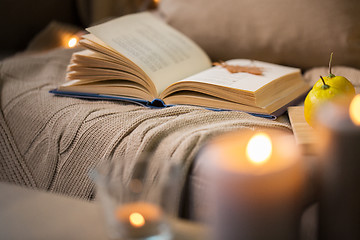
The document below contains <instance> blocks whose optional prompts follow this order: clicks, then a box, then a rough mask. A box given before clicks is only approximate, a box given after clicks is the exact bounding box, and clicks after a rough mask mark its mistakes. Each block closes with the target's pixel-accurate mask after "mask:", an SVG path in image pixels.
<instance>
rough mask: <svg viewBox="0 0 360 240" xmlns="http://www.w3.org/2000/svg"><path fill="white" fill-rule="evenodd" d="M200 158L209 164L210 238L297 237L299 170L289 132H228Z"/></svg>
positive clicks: (297, 152) (234, 239)
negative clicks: (211, 231) (211, 234)
mask: <svg viewBox="0 0 360 240" xmlns="http://www.w3.org/2000/svg"><path fill="white" fill-rule="evenodd" d="M199 158H204V159H202V160H204V161H207V162H208V163H209V169H208V174H207V175H208V176H209V179H207V181H209V182H210V183H209V185H210V186H211V189H209V194H210V196H209V199H212V200H213V202H211V203H210V204H209V211H212V214H210V217H211V219H210V220H209V224H211V227H212V229H213V231H214V239H216V240H220V239H226V240H238V239H246V240H254V239H277V240H282V239H287V240H291V239H297V238H298V225H299V220H300V215H301V194H302V188H303V180H304V168H303V165H302V161H300V154H299V151H298V149H297V147H296V145H295V142H294V139H293V136H292V135H289V134H286V133H284V132H280V131H279V132H277V131H267V132H259V133H254V132H253V131H240V132H234V133H229V134H225V135H223V136H220V137H218V138H216V139H214V141H212V142H211V143H209V144H208V145H207V146H205V148H204V149H203V151H202V152H201V153H200V156H199ZM200 161H201V160H200Z"/></svg>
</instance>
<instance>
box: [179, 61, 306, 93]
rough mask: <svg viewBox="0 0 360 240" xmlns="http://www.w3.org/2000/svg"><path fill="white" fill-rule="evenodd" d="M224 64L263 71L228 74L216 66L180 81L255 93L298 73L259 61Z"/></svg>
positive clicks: (290, 68)
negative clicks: (256, 73)
mask: <svg viewBox="0 0 360 240" xmlns="http://www.w3.org/2000/svg"><path fill="white" fill-rule="evenodd" d="M226 63H227V64H231V65H239V66H256V67H260V68H261V69H262V71H263V75H254V74H250V73H244V72H239V73H230V72H229V71H228V70H226V69H225V68H223V67H221V66H216V67H213V68H211V69H208V70H205V71H203V72H201V73H198V74H195V75H193V76H190V77H188V78H186V79H184V80H181V81H196V82H203V83H209V84H215V85H219V86H224V87H230V88H235V89H241V90H244V91H249V92H255V91H257V90H258V89H260V88H262V87H263V86H265V85H266V84H268V83H270V82H272V81H274V80H276V79H278V78H280V77H282V76H285V75H288V74H294V73H297V72H299V71H300V70H299V69H297V68H292V67H287V66H281V65H277V64H271V63H266V62H261V61H253V60H248V59H236V60H229V61H226ZM181 81H179V82H181Z"/></svg>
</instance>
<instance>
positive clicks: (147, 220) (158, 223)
mask: <svg viewBox="0 0 360 240" xmlns="http://www.w3.org/2000/svg"><path fill="white" fill-rule="evenodd" d="M115 215H116V219H117V220H118V227H119V231H120V232H121V236H122V238H124V239H147V238H149V239H150V238H152V239H165V237H162V236H161V235H162V234H163V231H162V230H163V229H162V228H163V227H164V226H163V225H164V222H163V220H164V219H163V215H162V211H161V209H160V208H159V207H158V206H156V205H154V204H151V203H147V202H133V203H127V204H123V205H121V206H119V207H118V208H117V209H116V212H115Z"/></svg>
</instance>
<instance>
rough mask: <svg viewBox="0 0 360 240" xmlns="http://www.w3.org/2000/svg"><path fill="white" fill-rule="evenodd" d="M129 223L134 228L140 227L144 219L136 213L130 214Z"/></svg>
mask: <svg viewBox="0 0 360 240" xmlns="http://www.w3.org/2000/svg"><path fill="white" fill-rule="evenodd" d="M129 221H130V223H131V225H133V226H134V227H142V226H144V224H145V218H144V217H143V215H141V214H140V213H138V212H134V213H132V214H130V216H129Z"/></svg>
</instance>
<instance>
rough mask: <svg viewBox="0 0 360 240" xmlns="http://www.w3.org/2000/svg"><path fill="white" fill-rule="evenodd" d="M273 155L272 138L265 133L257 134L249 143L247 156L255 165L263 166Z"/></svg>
mask: <svg viewBox="0 0 360 240" xmlns="http://www.w3.org/2000/svg"><path fill="white" fill-rule="evenodd" d="M271 153H272V143H271V139H270V137H269V136H268V135H267V134H265V133H257V134H255V135H254V136H253V137H252V138H251V139H250V140H249V142H248V144H247V147H246V155H247V157H248V159H249V160H250V161H251V162H252V163H254V164H263V163H265V162H266V161H267V160H268V158H269V157H270V156H271Z"/></svg>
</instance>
